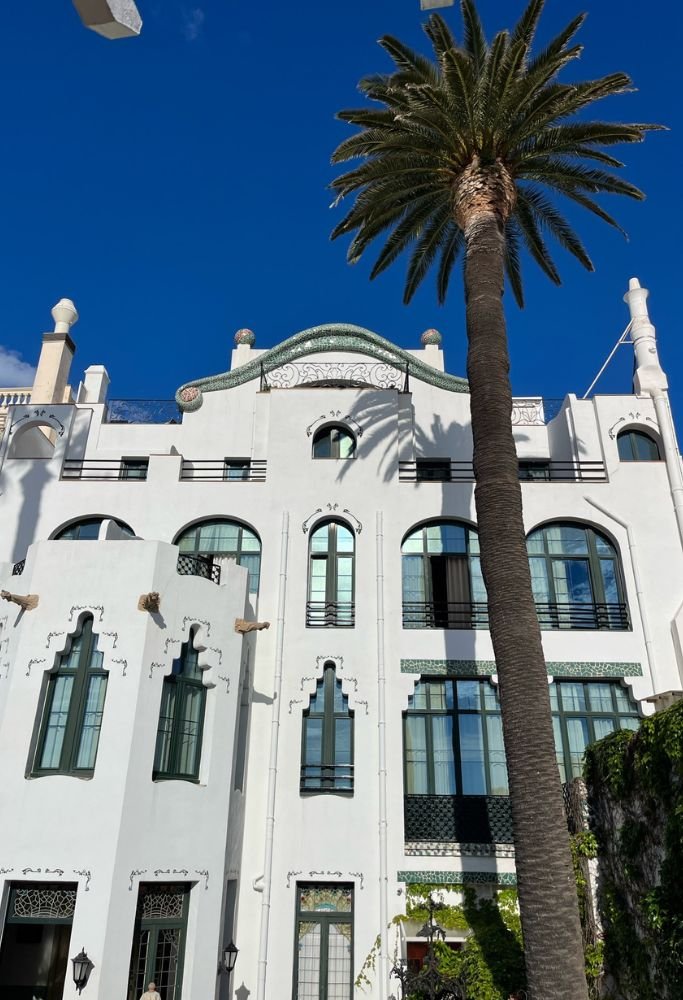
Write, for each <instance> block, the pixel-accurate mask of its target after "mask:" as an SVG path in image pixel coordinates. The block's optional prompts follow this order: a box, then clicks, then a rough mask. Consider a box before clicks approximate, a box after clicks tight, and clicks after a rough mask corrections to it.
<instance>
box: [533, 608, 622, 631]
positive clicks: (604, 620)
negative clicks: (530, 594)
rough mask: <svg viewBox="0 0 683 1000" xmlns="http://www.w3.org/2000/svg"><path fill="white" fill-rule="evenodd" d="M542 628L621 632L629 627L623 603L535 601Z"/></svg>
mask: <svg viewBox="0 0 683 1000" xmlns="http://www.w3.org/2000/svg"><path fill="white" fill-rule="evenodd" d="M536 614H537V615H538V621H539V623H540V626H541V628H542V629H563V628H566V629H593V630H608V631H609V630H611V631H616V632H623V631H626V630H628V629H629V628H630V621H629V614H628V607H627V606H626V605H625V604H588V603H586V604H584V603H579V602H577V601H574V602H573V603H571V604H541V603H539V602H537V603H536Z"/></svg>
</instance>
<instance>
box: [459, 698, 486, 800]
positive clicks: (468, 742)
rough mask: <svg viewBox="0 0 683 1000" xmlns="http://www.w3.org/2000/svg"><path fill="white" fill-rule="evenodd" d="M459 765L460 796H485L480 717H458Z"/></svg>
mask: <svg viewBox="0 0 683 1000" xmlns="http://www.w3.org/2000/svg"><path fill="white" fill-rule="evenodd" d="M458 724H459V727H460V763H461V768H462V794H463V795H486V773H485V770H484V739H483V735H482V730H481V716H480V715H460V716H459V717H458Z"/></svg>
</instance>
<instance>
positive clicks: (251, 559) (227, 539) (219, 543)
mask: <svg viewBox="0 0 683 1000" xmlns="http://www.w3.org/2000/svg"><path fill="white" fill-rule="evenodd" d="M175 544H176V545H177V546H178V548H179V549H180V551H181V552H182V553H186V554H187V555H198V556H208V557H212V556H223V557H225V558H227V559H230V560H232V561H233V562H236V563H237V565H238V566H246V568H247V569H248V570H249V593H250V594H255V593H257V592H258V586H259V576H260V572H261V541H260V539H259V537H258V535H256V534H255V532H253V531H251V530H250V529H249V528H247V527H245V526H244V525H243V524H240V523H239V522H238V521H229V520H228V519H227V518H215V519H214V520H211V521H199V522H198V523H196V524H193V525H192V526H191V527H190V528H186V529H185V531H182V532H181V533H180V534H179V535H178V537H177V538H176V540H175Z"/></svg>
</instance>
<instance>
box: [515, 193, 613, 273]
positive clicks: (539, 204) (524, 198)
mask: <svg viewBox="0 0 683 1000" xmlns="http://www.w3.org/2000/svg"><path fill="white" fill-rule="evenodd" d="M520 204H522V205H524V206H525V207H526V209H527V211H528V212H529V213H530V214H531V215H532V216H533V218H534V220H535V221H536V223H537V225H539V226H542V227H544V228H545V229H547V230H548V232H549V233H552V235H553V236H554V237H555V239H556V240H557V242H558V243H559V244H560V246H562V247H564V249H565V250H568V251H569V253H570V254H572V256H574V257H576V259H577V260H578V261H579V263H581V264H583V266H584V267H585V268H586V270H587V271H594V270H595V268H594V267H593V262H592V260H591V259H590V257H589V256H588V253H587V252H586V248H585V247H584V245H583V243H582V242H581V240H580V239H579V237H578V236H577V235H576V233H575V232H574V230H573V229H572V227H571V226H570V225H569V223H568V222H567V220H566V219H565V218H564V217H563V216H562V215H560V213H559V212H558V211H557V209H556V208H555V207H554V205H552V204H551V203H550V202H549V201H548V199H547V198H546V197H544V195H543V194H542V193H541V192H540V191H538V190H536V189H534V188H530V187H522V185H519V186H518V188H517V205H518V206H519V205H520Z"/></svg>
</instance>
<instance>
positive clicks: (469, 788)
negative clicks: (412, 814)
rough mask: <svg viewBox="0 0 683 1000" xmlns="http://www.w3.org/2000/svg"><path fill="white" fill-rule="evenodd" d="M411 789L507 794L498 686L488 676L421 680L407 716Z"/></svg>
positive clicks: (411, 791) (409, 792)
mask: <svg viewBox="0 0 683 1000" xmlns="http://www.w3.org/2000/svg"><path fill="white" fill-rule="evenodd" d="M403 746H404V779H405V785H404V790H405V794H406V795H507V794H508V779H507V766H506V764H505V751H504V748H503V727H502V722H501V717H500V702H499V698H498V691H497V689H496V688H494V686H493V685H492V684H491V683H490V681H487V680H465V679H462V680H460V679H458V680H424V681H418V683H417V684H416V685H415V691H414V693H413V695H412V696H411V698H410V700H409V702H408V710H407V712H406V713H405V714H404V717H403Z"/></svg>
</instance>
